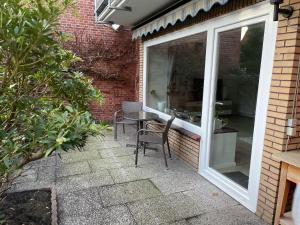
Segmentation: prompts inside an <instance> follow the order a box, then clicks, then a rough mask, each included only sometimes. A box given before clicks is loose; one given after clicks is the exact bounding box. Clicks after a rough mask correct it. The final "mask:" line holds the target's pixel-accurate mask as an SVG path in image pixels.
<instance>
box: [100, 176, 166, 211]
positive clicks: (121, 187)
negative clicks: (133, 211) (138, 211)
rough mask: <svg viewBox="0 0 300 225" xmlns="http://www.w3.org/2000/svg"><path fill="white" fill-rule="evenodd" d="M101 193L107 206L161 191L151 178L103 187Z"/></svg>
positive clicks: (146, 196)
mask: <svg viewBox="0 0 300 225" xmlns="http://www.w3.org/2000/svg"><path fill="white" fill-rule="evenodd" d="M99 193H100V196H101V199H102V201H103V205H104V206H105V207H107V206H112V205H118V204H123V203H128V202H133V201H136V200H140V199H146V198H152V197H156V196H159V195H161V192H160V191H159V190H158V189H157V187H155V186H154V185H153V183H152V182H151V181H149V180H141V181H134V182H129V183H123V184H116V185H112V186H105V187H101V188H100V189H99Z"/></svg>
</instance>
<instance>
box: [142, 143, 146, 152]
mask: <svg viewBox="0 0 300 225" xmlns="http://www.w3.org/2000/svg"><path fill="white" fill-rule="evenodd" d="M143 150H144V155H146V143H145V142H143Z"/></svg>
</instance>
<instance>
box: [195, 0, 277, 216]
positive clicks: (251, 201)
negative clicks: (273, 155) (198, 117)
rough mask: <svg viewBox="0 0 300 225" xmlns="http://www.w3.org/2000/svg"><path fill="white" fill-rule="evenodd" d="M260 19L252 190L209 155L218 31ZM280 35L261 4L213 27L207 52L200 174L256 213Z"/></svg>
mask: <svg viewBox="0 0 300 225" xmlns="http://www.w3.org/2000/svg"><path fill="white" fill-rule="evenodd" d="M259 22H265V35H264V44H263V51H262V61H261V70H260V77H259V87H258V95H257V96H258V98H257V106H256V115H255V124H254V134H253V135H254V136H253V145H252V153H251V165H250V174H249V187H248V190H246V189H244V188H243V187H241V186H239V185H238V184H236V183H235V182H233V181H232V180H230V179H229V178H226V177H225V176H224V175H222V174H221V173H219V172H217V171H216V170H214V169H212V168H210V167H209V156H210V151H211V135H212V126H213V118H214V116H213V115H214V108H215V100H214V99H215V88H216V79H217V75H218V74H217V68H218V53H219V51H218V50H219V49H218V34H219V33H220V32H222V31H226V30H231V29H235V28H238V27H241V26H247V25H250V24H255V23H259ZM276 34H277V23H276V22H273V8H272V6H270V4H269V3H267V4H259V5H257V6H252V7H249V8H247V9H242V10H240V11H238V12H236V13H233V14H231V15H228V16H226V17H224V18H222V20H221V21H220V23H219V24H218V26H212V27H211V31H210V32H208V35H209V37H208V40H211V42H212V43H210V44H208V49H207V51H208V52H209V53H210V54H211V55H210V56H209V57H208V58H207V59H210V60H208V62H207V64H208V65H206V66H208V68H210V69H209V72H208V74H205V79H204V87H205V89H204V94H203V95H204V99H205V101H203V111H202V127H201V128H202V129H203V130H202V132H201V133H202V137H201V151H200V156H199V157H200V159H199V163H200V167H199V173H200V174H201V175H202V176H203V177H205V178H206V179H208V180H209V181H210V182H212V183H213V184H215V185H216V186H218V187H219V188H221V189H222V190H223V191H225V192H226V193H227V194H229V195H230V196H232V197H233V198H235V199H236V200H237V201H238V202H240V203H241V204H242V205H244V206H245V207H247V208H248V209H250V210H251V211H253V212H255V211H256V207H257V199H258V190H259V180H260V173H261V161H262V153H263V142H264V133H265V128H266V119H267V106H268V99H269V92H270V84H271V77H272V68H273V58H274V52H275V41H276Z"/></svg>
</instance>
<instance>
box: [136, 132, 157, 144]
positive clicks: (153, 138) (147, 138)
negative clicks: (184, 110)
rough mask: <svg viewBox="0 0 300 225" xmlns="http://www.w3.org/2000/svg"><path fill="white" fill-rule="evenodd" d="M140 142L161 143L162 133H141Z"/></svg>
mask: <svg viewBox="0 0 300 225" xmlns="http://www.w3.org/2000/svg"><path fill="white" fill-rule="evenodd" d="M139 141H140V142H146V143H152V144H161V143H162V137H161V135H155V134H150V133H148V134H141V135H140V137H139Z"/></svg>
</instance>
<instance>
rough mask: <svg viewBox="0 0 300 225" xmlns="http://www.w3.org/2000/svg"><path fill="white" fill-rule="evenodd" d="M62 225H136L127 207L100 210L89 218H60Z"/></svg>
mask: <svg viewBox="0 0 300 225" xmlns="http://www.w3.org/2000/svg"><path fill="white" fill-rule="evenodd" d="M59 224H60V225H135V224H136V223H135V221H134V219H133V218H132V215H131V214H130V211H129V210H128V208H127V207H126V206H123V205H120V206H112V207H109V208H104V209H100V210H99V211H98V212H96V213H92V214H90V215H88V216H69V217H62V218H60V223H59Z"/></svg>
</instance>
